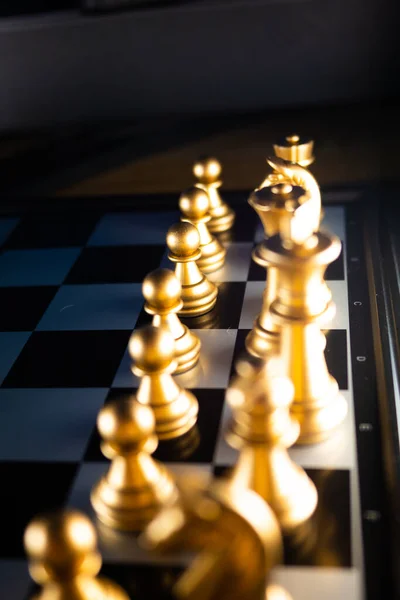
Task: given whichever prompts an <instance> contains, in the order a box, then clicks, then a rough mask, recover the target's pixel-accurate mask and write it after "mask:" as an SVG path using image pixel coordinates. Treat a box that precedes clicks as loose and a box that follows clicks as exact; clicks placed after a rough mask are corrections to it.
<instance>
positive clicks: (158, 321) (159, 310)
mask: <svg viewBox="0 0 400 600" xmlns="http://www.w3.org/2000/svg"><path fill="white" fill-rule="evenodd" d="M142 290H143V296H144V299H145V300H146V302H145V305H144V308H145V311H146V312H147V313H148V314H149V315H153V321H152V324H153V325H154V327H164V328H166V329H167V330H168V331H169V332H170V333H171V334H172V335H173V337H174V340H175V359H176V361H177V364H178V366H177V368H176V371H175V374H178V373H184V372H185V371H188V370H189V369H191V368H192V367H194V365H195V364H196V363H197V361H198V360H199V356H200V348H201V342H200V340H199V338H198V337H197V336H196V335H195V334H194V333H193V332H192V331H190V329H189V328H188V327H186V325H183V323H181V321H180V319H179V317H178V316H177V314H176V313H177V312H178V311H179V310H180V309H181V308H182V307H183V302H182V300H181V293H182V286H181V284H180V282H179V279H178V278H177V277H176V276H175V274H174V272H173V271H170V270H169V269H156V270H155V271H152V272H151V273H149V274H148V275H147V276H146V277H145V279H144V280H143V285H142Z"/></svg>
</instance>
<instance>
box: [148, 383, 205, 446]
mask: <svg viewBox="0 0 400 600" xmlns="http://www.w3.org/2000/svg"><path fill="white" fill-rule="evenodd" d="M142 384H143V382H142ZM163 385H164V384H163V383H162V381H160V389H161V388H162V387H163ZM146 388H147V386H146ZM171 391H172V394H173V393H174V391H173V390H171ZM147 392H148V389H144V388H139V390H138V392H137V395H136V398H137V400H138V401H139V402H141V403H142V404H146V405H147V406H150V407H151V408H152V409H153V413H154V417H155V419H156V427H155V433H156V436H157V437H158V439H159V440H172V439H175V438H178V437H180V436H182V435H184V434H185V433H187V432H188V431H189V430H190V429H192V427H193V426H194V425H195V423H196V421H197V414H198V411H199V406H198V402H197V400H196V398H195V396H194V395H193V394H192V393H191V392H189V391H188V390H185V389H180V391H179V393H178V395H177V396H176V397H175V398H172V399H169V398H168V395H169V393H170V392H169V385H168V384H167V387H166V391H164V392H162V393H161V397H165V399H166V402H164V403H162V404H159V403H158V402H157V401H156V402H154V403H149V402H148V400H147ZM153 393H154V395H155V396H157V393H156V392H154V391H153ZM164 394H166V396H164Z"/></svg>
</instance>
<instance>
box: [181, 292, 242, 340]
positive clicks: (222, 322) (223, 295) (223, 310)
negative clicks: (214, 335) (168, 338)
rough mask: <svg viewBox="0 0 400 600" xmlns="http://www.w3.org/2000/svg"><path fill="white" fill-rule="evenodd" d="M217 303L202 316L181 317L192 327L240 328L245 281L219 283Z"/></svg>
mask: <svg viewBox="0 0 400 600" xmlns="http://www.w3.org/2000/svg"><path fill="white" fill-rule="evenodd" d="M216 285H217V286H218V298H217V303H216V305H215V306H214V308H213V309H212V310H210V312H208V313H206V314H205V315H201V316H200V317H190V318H189V317H181V321H182V323H184V324H185V325H187V326H188V327H189V328H190V329H228V328H230V329H238V327H239V321H240V315H241V313H242V306H243V298H244V292H245V289H246V282H245V281H243V282H242V281H235V282H224V283H217V284H216Z"/></svg>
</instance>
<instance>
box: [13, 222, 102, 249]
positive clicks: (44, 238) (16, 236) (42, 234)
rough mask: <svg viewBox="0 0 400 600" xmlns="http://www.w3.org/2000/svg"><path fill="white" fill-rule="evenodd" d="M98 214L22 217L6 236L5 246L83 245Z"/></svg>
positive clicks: (50, 246)
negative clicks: (7, 236)
mask: <svg viewBox="0 0 400 600" xmlns="http://www.w3.org/2000/svg"><path fill="white" fill-rule="evenodd" d="M98 218H99V217H98V215H87V216H86V215H85V216H82V215H80V214H75V215H73V216H71V215H60V214H58V215H39V216H34V217H26V218H23V219H22V220H21V221H20V223H19V224H18V225H17V227H16V228H15V229H14V231H13V232H12V234H11V235H10V236H9V238H8V240H7V242H6V247H7V248H13V249H15V248H61V247H71V246H84V245H85V244H86V242H87V240H88V239H89V237H90V235H91V233H92V231H93V230H94V228H95V226H96V223H97V221H98Z"/></svg>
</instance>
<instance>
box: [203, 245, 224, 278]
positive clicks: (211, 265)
mask: <svg viewBox="0 0 400 600" xmlns="http://www.w3.org/2000/svg"><path fill="white" fill-rule="evenodd" d="M200 249H201V257H200V258H199V259H198V260H197V261H196V263H197V266H198V267H199V269H200V270H201V271H203V273H213V272H214V271H217V270H218V269H220V268H221V267H223V265H224V262H225V257H226V249H225V248H224V247H223V246H222V244H221V243H220V242H219V241H218V240H217V238H213V239H212V240H211V241H210V242H209V243H208V244H205V245H204V246H201V248H200Z"/></svg>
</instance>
